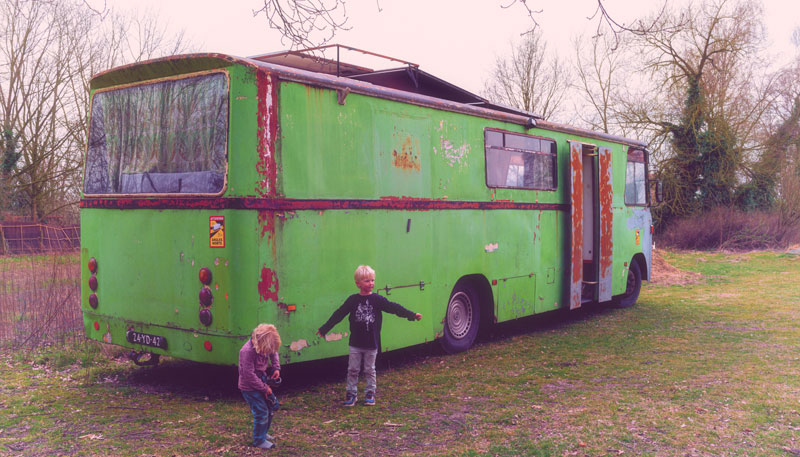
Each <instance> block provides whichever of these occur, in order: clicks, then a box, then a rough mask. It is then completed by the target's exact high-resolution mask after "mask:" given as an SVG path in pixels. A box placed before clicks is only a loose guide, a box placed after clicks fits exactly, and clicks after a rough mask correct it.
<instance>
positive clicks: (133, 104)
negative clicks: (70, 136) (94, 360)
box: [83, 72, 228, 195]
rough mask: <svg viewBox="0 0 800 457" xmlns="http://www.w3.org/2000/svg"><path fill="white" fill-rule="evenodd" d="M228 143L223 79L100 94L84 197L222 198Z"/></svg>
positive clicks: (213, 77) (192, 79)
mask: <svg viewBox="0 0 800 457" xmlns="http://www.w3.org/2000/svg"><path fill="white" fill-rule="evenodd" d="M227 140H228V80H227V75H226V74H225V73H222V72H215V73H206V74H201V75H195V76H190V77H186V78H180V79H169V80H162V81H158V82H155V83H150V84H141V85H135V86H129V87H123V88H119V89H114V90H108V91H97V92H96V93H95V94H94V97H93V98H92V108H91V123H90V126H89V147H88V151H87V154H86V170H85V179H84V187H83V191H84V194H90V195H91V194H99V195H109V194H111V195H113V194H121V195H130V194H219V193H221V192H222V191H223V190H224V186H225V170H226V165H227V155H226V149H227Z"/></svg>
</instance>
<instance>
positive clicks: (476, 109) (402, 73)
mask: <svg viewBox="0 0 800 457" xmlns="http://www.w3.org/2000/svg"><path fill="white" fill-rule="evenodd" d="M351 49H353V48H351ZM389 59H390V60H394V61H397V62H401V63H404V64H406V66H405V67H401V68H390V69H385V70H372V69H370V68H367V67H362V66H356V65H352V64H346V63H345V64H343V63H342V62H338V61H331V60H326V59H320V58H317V57H315V58H313V59H310V58H309V57H308V56H302V53H300V55H298V52H296V51H292V52H280V53H271V54H263V55H259V56H254V57H250V58H247V57H237V56H232V55H228V54H220V53H196V54H184V55H176V56H170V57H163V58H159V59H153V60H148V61H144V62H138V63H134V64H129V65H123V66H120V67H116V68H112V69H110V70H107V71H104V72H101V73H98V74H96V75H95V76H94V77H92V80H91V82H90V87H91V89H92V90H96V89H103V88H108V87H112V86H116V85H124V84H132V83H136V82H139V81H143V80H149V79H157V78H163V77H168V76H174V75H178V74H183V73H191V72H198V71H206V70H212V69H216V68H221V67H227V66H231V65H235V64H238V65H244V66H249V67H251V68H254V69H262V70H264V71H266V72H268V73H271V74H274V75H276V76H277V77H278V78H280V79H281V80H285V81H293V82H298V83H302V84H309V85H312V86H318V87H325V88H329V89H334V90H339V91H343V93H344V95H345V96H346V94H347V93H350V92H353V93H357V94H362V95H368V96H374V97H379V98H385V99H390V100H395V101H399V102H403V103H411V104H415V105H421V106H427V107H431V108H435V109H441V110H445V111H452V112H459V113H464V114H470V115H474V116H479V117H484V118H488V119H496V120H500V121H504V122H511V123H514V124H519V125H523V126H525V127H526V128H533V127H539V128H543V129H547V130H555V131H559V132H564V133H568V134H573V135H576V136H581V137H588V138H594V139H598V140H604V141H609V142H613V143H620V144H625V145H628V146H633V147H638V148H646V147H647V144H646V143H643V142H641V141H638V140H634V139H630V138H624V137H619V136H615V135H610V134H606V133H603V132H596V131H592V130H586V129H582V128H578V127H573V126H569V125H565V124H559V123H555V122H550V121H547V120H545V119H543V118H541V117H539V116H537V115H535V114H533V113H530V112H527V111H524V110H519V109H516V108H512V107H508V106H504V105H500V104H496V103H492V102H490V101H488V100H486V99H484V98H483V97H480V96H478V95H475V94H473V93H471V92H469V91H467V90H465V89H462V88H460V87H458V86H456V85H454V84H451V83H449V82H447V81H444V80H442V79H440V78H437V77H436V76H433V75H431V74H430V73H427V72H425V71H422V70H420V69H419V68H418V66H417V65H416V64H412V63H410V62H405V61H400V60H399V59H392V58H389ZM337 74H338V76H337Z"/></svg>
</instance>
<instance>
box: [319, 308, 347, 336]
mask: <svg viewBox="0 0 800 457" xmlns="http://www.w3.org/2000/svg"><path fill="white" fill-rule="evenodd" d="M349 313H350V308H349V307H348V301H347V300H345V302H344V303H342V306H340V307H339V309H337V310H336V311H334V312H333V314H332V315H331V317H330V319H328V321H327V322H325V323H324V324H322V327H320V328H319V329H317V335H319V336H320V337H321V338H325V335H327V334H328V332H329V331H330V330H331V329H332V328H333V326H334V325H336V324H338V323H339V321H341V320H342V319H344V317H345V316H347V315H348V314H349Z"/></svg>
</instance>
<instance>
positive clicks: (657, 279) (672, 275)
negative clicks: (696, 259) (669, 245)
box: [650, 249, 703, 286]
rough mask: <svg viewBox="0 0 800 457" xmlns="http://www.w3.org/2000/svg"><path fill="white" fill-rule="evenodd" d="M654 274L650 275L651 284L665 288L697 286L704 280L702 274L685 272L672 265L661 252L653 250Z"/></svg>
mask: <svg viewBox="0 0 800 457" xmlns="http://www.w3.org/2000/svg"><path fill="white" fill-rule="evenodd" d="M652 265H653V274H651V275H650V282H651V283H652V284H659V285H663V286H675V285H679V286H685V285H687V284H696V283H698V282H700V281H702V279H703V275H702V274H701V273H697V272H695V271H685V270H681V269H680V268H677V267H674V266H672V265H670V264H669V263H668V262H667V261H666V260H665V259H664V258H663V257H661V254H660V253H659V251H657V250H655V249H653V259H652Z"/></svg>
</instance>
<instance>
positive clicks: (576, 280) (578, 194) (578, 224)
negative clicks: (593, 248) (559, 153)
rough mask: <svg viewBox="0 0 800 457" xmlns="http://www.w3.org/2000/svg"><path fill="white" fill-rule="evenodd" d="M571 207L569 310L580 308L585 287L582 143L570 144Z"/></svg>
mask: <svg viewBox="0 0 800 457" xmlns="http://www.w3.org/2000/svg"><path fill="white" fill-rule="evenodd" d="M569 161H570V162H569V163H570V167H569V169H570V175H571V176H570V177H571V185H572V188H571V189H570V206H571V214H572V224H571V225H572V240H571V241H572V246H571V250H570V297H569V309H575V308H580V306H581V288H582V286H583V160H582V146H581V144H580V143H570V156H569Z"/></svg>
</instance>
